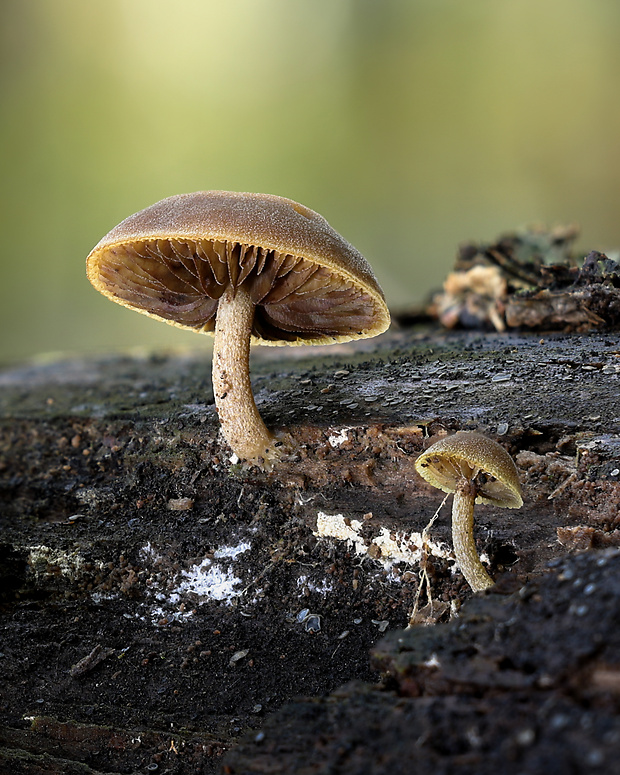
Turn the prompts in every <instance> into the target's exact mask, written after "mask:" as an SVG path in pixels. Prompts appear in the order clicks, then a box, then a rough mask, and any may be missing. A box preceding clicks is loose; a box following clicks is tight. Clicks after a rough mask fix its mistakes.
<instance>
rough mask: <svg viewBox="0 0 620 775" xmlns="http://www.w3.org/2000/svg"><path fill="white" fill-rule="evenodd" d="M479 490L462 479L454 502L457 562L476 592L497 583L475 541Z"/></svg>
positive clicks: (455, 493) (453, 519) (454, 536)
mask: <svg viewBox="0 0 620 775" xmlns="http://www.w3.org/2000/svg"><path fill="white" fill-rule="evenodd" d="M477 492H478V490H477V488H476V485H475V484H474V482H473V481H469V480H467V479H461V481H460V482H459V484H458V485H457V488H456V490H455V492H454V500H453V502H452V543H453V546H454V554H455V555H456V561H457V563H458V565H459V568H460V569H461V573H462V574H463V576H465V580H466V581H467V583H468V584H469V586H470V587H471V588H472V589H473V591H474V592H481V591H482V590H483V589H488V588H489V587H492V586H493V585H494V584H495V582H494V581H493V579H492V578H491V577H490V576H489V574H488V573H487V572H486V570H485V568H484V566H483V564H482V563H481V562H480V557H479V556H478V551H477V549H476V542H475V541H474V502H475V500H476V495H477Z"/></svg>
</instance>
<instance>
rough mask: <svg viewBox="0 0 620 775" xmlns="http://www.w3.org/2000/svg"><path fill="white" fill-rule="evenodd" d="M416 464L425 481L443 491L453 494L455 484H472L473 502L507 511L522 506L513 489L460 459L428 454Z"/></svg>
mask: <svg viewBox="0 0 620 775" xmlns="http://www.w3.org/2000/svg"><path fill="white" fill-rule="evenodd" d="M419 465H420V467H422V468H424V469H426V471H427V475H426V478H427V480H428V481H429V482H430V483H431V484H432V485H433V486H434V487H437V488H438V489H440V490H443V492H454V490H455V484H456V483H457V482H459V481H468V482H474V481H475V484H476V499H475V502H476V503H486V504H489V505H498V506H508V507H509V508H516V507H518V506H520V505H521V503H520V498H518V497H517V496H516V494H515V493H514V491H513V490H512V489H510V488H509V487H508V486H506V485H505V484H504V483H503V482H501V481H500V480H499V479H496V478H495V477H494V476H493V475H492V474H490V473H488V472H485V471H484V470H483V469H481V468H480V467H478V466H476V465H473V464H471V463H470V462H468V461H467V460H464V459H462V458H458V457H446V456H443V455H428V456H426V457H425V458H424V459H423V460H421V461H420V462H419ZM513 503H514V505H512V504H513Z"/></svg>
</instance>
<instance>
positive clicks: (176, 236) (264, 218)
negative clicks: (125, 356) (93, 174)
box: [86, 191, 390, 463]
mask: <svg viewBox="0 0 620 775" xmlns="http://www.w3.org/2000/svg"><path fill="white" fill-rule="evenodd" d="M86 266H87V274H88V279H89V280H90V282H91V283H92V284H93V285H94V287H95V288H96V289H97V290H98V291H101V293H103V294H104V295H105V296H107V297H108V298H109V299H112V301H115V302H117V303H118V304H122V305H123V306H125V307H130V308H131V309H134V310H137V311H138V312H142V313H143V314H145V315H149V316H150V317H153V318H156V319H158V320H163V321H164V322H166V323H170V324H171V325H174V326H178V327H179V328H186V329H189V330H191V331H196V332H198V333H203V334H212V335H214V337H215V341H214V347H213V367H212V368H213V391H214V395H215V404H216V407H217V411H218V414H219V418H220V423H221V427H222V431H223V434H224V437H225V438H226V440H227V442H228V444H229V445H230V447H231V448H232V450H233V452H235V453H236V454H237V456H238V457H239V458H240V459H242V460H247V461H249V462H253V463H260V462H264V461H266V460H271V459H274V458H277V457H278V452H277V450H276V449H275V448H274V444H275V443H276V439H275V437H274V435H273V434H272V433H271V432H270V431H269V430H268V429H267V428H266V426H265V424H264V422H263V420H262V418H261V417H260V415H259V413H258V410H257V408H256V404H255V402H254V397H253V395H252V388H251V384H250V375H249V354H250V342H253V343H258V344H267V345H282V344H292V345H301V344H331V343H334V342H348V341H350V340H352V339H362V338H366V337H371V336H376V335H377V334H380V333H382V332H383V331H385V330H386V329H387V327H388V326H389V323H390V315H389V312H388V309H387V306H386V304H385V299H384V296H383V292H382V290H381V288H380V287H379V284H378V283H377V280H376V278H375V276H374V274H373V272H372V269H371V268H370V266H369V265H368V263H367V262H366V260H365V259H364V257H363V256H362V255H361V254H360V253H359V252H358V251H357V250H356V249H355V248H354V247H353V246H352V245H350V244H349V243H348V242H347V241H346V240H345V239H344V238H343V237H341V236H340V234H338V233H337V232H336V231H334V229H332V228H331V226H330V225H329V224H328V223H327V221H326V220H325V219H324V218H323V217H322V216H320V215H319V214H318V213H315V212H314V211H313V210H310V209H308V208H307V207H304V206H303V205H300V204H298V203H297V202H293V201H292V200H290V199H284V198H282V197H279V196H272V195H269V194H246V193H236V192H229V191H198V192H196V193H193V194H180V195H177V196H172V197H169V198H167V199H163V200H162V201H160V202H157V203H156V204H154V205H152V206H151V207H147V208H146V209H145V210H142V211H140V212H138V213H135V214H134V215H131V216H129V218H126V219H125V220H124V221H122V222H121V223H120V224H119V225H118V226H116V227H115V228H114V229H112V231H110V232H109V233H108V234H107V235H106V236H105V237H104V238H103V239H102V240H101V241H100V242H99V244H98V245H96V246H95V248H94V249H93V250H92V251H91V253H90V255H89V256H88V258H87V260H86Z"/></svg>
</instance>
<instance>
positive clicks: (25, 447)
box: [0, 329, 620, 774]
mask: <svg viewBox="0 0 620 775" xmlns="http://www.w3.org/2000/svg"><path fill="white" fill-rule="evenodd" d="M208 373H209V363H208V358H206V356H205V355H204V353H198V354H197V353H191V352H187V353H172V354H160V355H149V354H145V355H143V356H139V355H123V356H121V355H119V356H107V357H99V358H92V359H60V360H55V361H50V362H48V363H38V364H32V365H28V366H22V367H16V368H13V369H7V370H5V371H4V372H2V373H0V434H1V435H0V475H1V477H2V478H1V480H0V524H1V530H2V532H1V535H0V579H1V584H0V606H1V608H0V613H1V616H2V630H1V632H2V639H1V645H0V676H1V678H0V771H10V772H12V773H16V774H18V773H22V772H23V773H39V772H40V773H43V772H45V773H54V772H58V773H133V772H151V771H153V772H166V773H212V772H220V771H223V772H231V773H232V772H235V773H240V772H274V773H275V772H278V773H280V772H282V773H302V772H311V773H315V772H316V773H319V772H328V771H329V772H342V773H361V772H368V773H381V772H384V771H386V767H387V768H388V769H389V770H390V771H393V772H399V771H403V772H405V771H406V772H415V771H418V770H415V769H412V768H411V767H412V766H413V765H411V760H410V759H409V766H408V768H405V769H402V770H399V769H398V766H400V765H398V766H397V759H396V758H394V756H395V755H394V753H393V746H394V744H395V743H394V741H395V740H396V739H397V737H398V735H399V734H400V735H401V737H402V725H403V724H405V723H409V722H411V723H412V724H413V726H412V727H411V728H412V729H415V730H417V731H415V732H411V731H410V732H408V733H407V734H408V738H407V739H408V743H407V744H408V745H409V749H408V750H409V751H410V753H409V754H408V755H411V750H413V748H412V746H413V747H415V750H416V752H419V753H420V759H419V767H420V770H419V771H422V770H421V768H422V764H423V763H426V767H425V768H426V769H427V770H428V766H429V763H432V764H433V767H434V769H433V771H436V772H477V773H485V772H494V773H495V772H497V771H498V767H499V765H498V762H499V761H500V758H501V756H502V755H503V754H502V752H506V751H508V753H509V760H510V761H513V760H514V761H515V762H517V764H519V763H520V764H519V766H521V770H519V769H518V768H516V769H514V770H510V769H509V770H507V771H514V772H519V771H528V772H530V771H531V772H537V771H538V770H536V769H532V768H530V769H528V767H529V764H527V762H528V761H529V760H528V759H527V757H526V758H523V757H522V756H521V753H520V752H523V751H529V752H530V753H531V752H534V751H536V755H537V756H538V755H539V756H540V757H542V758H540V761H553V756H556V757H564V758H558V759H557V761H561V762H566V764H565V765H564V764H562V766H561V767H560V768H559V769H558V768H556V769H555V770H554V769H553V767H551V771H557V772H570V771H573V770H571V769H570V767H573V766H577V765H574V762H577V763H578V764H579V766H582V764H583V763H584V762H585V764H588V766H590V767H595V771H596V772H597V773H598V772H610V773H611V772H613V771H614V770H613V766H614V763H615V761H617V755H618V749H619V748H620V732H618V730H617V727H618V723H619V722H618V716H617V697H618V695H619V693H620V690H619V689H618V678H617V676H618V672H617V671H618V670H620V652H619V650H618V644H617V638H616V636H615V635H614V636H613V637H611V638H610V639H609V640H605V644H604V645H601V640H600V638H601V637H604V638H607V629H605V628H608V629H609V630H610V631H612V630H613V627H611V624H610V623H614V622H615V623H617V621H618V608H617V603H616V601H617V599H618V595H617V593H616V592H614V593H613V594H612V593H611V592H610V591H609V590H614V589H616V587H617V586H618V584H619V583H620V581H619V579H620V560H619V559H618V555H617V554H616V550H615V548H614V547H616V546H618V545H620V532H618V522H619V520H620V398H619V394H620V390H619V387H620V346H619V343H618V341H617V337H615V336H613V337H612V336H606V335H604V334H590V335H583V336H581V335H563V334H554V335H551V336H545V337H544V339H541V338H540V335H520V334H515V333H509V334H508V333H506V334H487V335H482V334H479V333H462V332H453V333H450V334H447V335H446V334H443V333H439V332H432V331H429V330H412V329H409V330H401V331H393V332H390V333H389V334H387V335H384V336H383V337H381V338H379V339H377V340H373V341H370V342H365V343H357V344H355V345H342V346H337V347H332V348H320V349H317V348H315V349H313V350H307V349H306V348H296V349H295V350H292V349H290V350H288V351H284V352H282V351H274V350H270V349H269V350H266V351H261V352H260V353H258V354H257V355H256V356H255V357H254V359H253V364H252V374H253V385H254V390H255V395H256V398H257V404H258V406H259V409H260V411H261V414H262V416H263V417H264V419H265V421H266V423H267V424H268V425H269V426H270V427H273V428H283V427H285V428H287V429H288V431H289V432H290V433H291V435H292V437H293V439H294V440H295V442H296V443H297V449H296V452H295V454H294V455H292V456H290V457H289V458H288V459H286V460H285V461H284V462H283V463H282V464H281V465H279V466H277V467H276V468H275V469H274V470H273V471H271V472H270V473H264V472H261V471H259V470H257V469H247V468H244V467H243V466H240V465H238V464H235V463H232V462H231V460H230V457H231V455H230V451H228V450H227V449H226V448H225V446H223V444H222V442H221V439H220V438H219V436H218V424H217V415H216V412H215V408H214V404H213V395H212V391H211V386H210V380H209V377H208ZM458 429H472V430H477V431H479V432H482V433H485V434H486V435H488V436H490V437H492V438H494V439H495V440H497V441H499V442H500V443H501V444H503V445H504V446H505V447H506V449H507V450H508V451H509V452H510V453H511V454H512V455H513V457H514V459H515V461H516V463H517V467H518V470H519V474H520V478H521V482H522V485H523V492H524V501H525V503H524V506H523V508H522V509H521V510H519V511H506V510H502V509H496V508H493V507H490V506H481V507H476V517H475V519H476V538H477V543H478V548H479V550H480V553H481V556H482V558H483V560H484V561H485V563H486V564H487V567H488V569H489V572H490V573H491V575H492V576H493V577H494V578H495V579H497V581H498V583H497V585H496V587H495V588H494V589H493V590H492V592H491V593H489V594H486V595H482V596H478V597H477V598H475V600H474V601H472V602H470V603H468V604H467V606H465V607H464V608H463V610H462V611H459V609H460V605H461V604H462V603H463V602H464V601H466V600H467V599H468V598H470V597H471V592H470V590H469V588H468V586H467V584H466V582H465V581H464V580H463V578H462V576H461V574H460V572H459V571H458V569H457V568H456V567H455V563H454V557H453V554H452V550H451V540H450V524H449V522H450V520H449V510H448V507H447V506H444V509H443V510H442V511H441V512H440V514H439V517H438V518H437V520H436V521H435V522H434V523H432V525H431V524H430V523H431V519H432V517H433V515H434V514H435V512H436V511H437V509H438V507H439V505H440V503H441V501H442V497H443V496H442V494H440V493H438V492H437V491H436V490H433V489H432V488H431V487H430V486H429V485H427V484H425V483H424V482H422V480H421V479H420V478H419V477H418V476H417V475H416V473H415V469H414V462H415V459H416V457H417V455H418V454H419V453H420V451H421V450H422V449H423V448H425V447H426V446H427V445H428V444H429V443H430V442H431V441H432V440H433V439H434V438H438V437H440V436H441V435H445V434H446V433H450V432H453V431H455V430H458ZM601 551H602V552H603V553H602V554H601V553H600V552H601ZM574 553H582V554H580V555H579V557H576V558H574V559H570V558H568V559H566V558H565V555H567V554H574ZM579 563H582V564H581V565H579ZM571 569H572V570H571ZM571 572H572V573H573V574H574V575H575V578H580V579H582V580H583V582H582V583H581V585H580V586H579V585H577V586H574V592H572V593H571V594H568V593H567V590H568V589H572V588H573V587H570V586H569V585H568V581H567V578H564V579H563V580H562V579H561V576H562V574H564V576H565V577H566V574H567V573H571ZM597 574H599V575H597ZM599 576H600V578H599ZM590 577H592V578H590ZM595 577H596V578H595ZM586 587H587V588H588V589H590V590H592V591H591V592H588V593H586V591H585V590H586ZM581 597H583V605H584V606H585V607H586V610H585V612H584V613H583V614H580V613H579V612H578V611H577V610H576V609H575V610H572V611H571V612H570V615H569V608H570V606H575V605H579V604H581ZM573 598H574V599H573ZM525 601H533V602H530V603H529V607H528V606H526V602H525ZM526 609H527V610H526ZM520 616H525V617H526V619H527V627H528V636H527V637H525V636H524V632H523V629H522V627H521V626H520V625H517V624H512V622H513V620H514V622H518V621H520V619H519V617H520ZM528 617H529V618H528ZM588 617H594V619H593V622H592V627H594V630H593V632H594V634H593V635H592V638H594V640H593V641H588V642H587V643H586V642H585V641H584V635H583V627H582V624H583V623H584V622H586V620H587V621H588V622H589V619H588ZM410 620H412V621H414V622H415V623H416V624H415V625H414V626H413V627H411V628H409V629H408V630H405V629H404V628H406V627H407V625H408V623H409V622H410ZM524 621H525V620H524ZM435 623H439V624H437V625H436V626H428V627H425V626H424V625H434V624H435ZM524 626H525V625H524ZM485 627H486V629H485ZM554 627H555V628H556V629H554ZM497 633H499V635H498V636H497V637H499V638H500V645H501V648H500V645H497V644H496V645H495V646H494V645H493V644H494V643H495V641H494V640H493V638H494V637H495V634H497ZM597 633H598V634H597ZM595 636H596V638H599V640H596V638H595ZM384 639H385V640H384ZM435 639H437V640H435ZM555 641H561V643H562V649H561V650H559V651H560V652H561V653H558V654H557V656H556V658H555V661H554V653H555V652H554V651H553V650H550V652H549V653H547V652H545V649H544V648H543V645H545V644H546V646H547V648H548V647H549V644H550V643H553V642H555ZM593 643H595V644H596V643H598V646H596V645H593ZM584 644H585V645H584ZM517 647H518V653H517V652H516V651H515V649H516V648H517ZM371 652H372V654H373V656H372V657H371V656H370V653H371ZM571 654H572V657H571ZM412 655H413V656H412ZM571 659H572V660H573V661H571ZM403 660H404V661H403ZM407 660H409V661H407ZM545 660H547V661H548V660H551V663H550V664H548V663H547V661H545ZM481 676H482V678H481ZM352 682H353V683H352ZM545 682H546V683H545ZM588 682H589V683H588ZM588 686H591V687H592V689H591V691H588V690H587V687H588ZM342 687H344V688H342ZM299 696H306V697H308V698H312V699H307V700H303V701H294V702H291V700H292V698H295V697H299ZM545 703H546V704H545ZM541 708H542V710H541ZM545 709H546V710H545ZM532 714H534V716H532ZM560 716H561V717H562V718H563V719H564V720H565V721H566V723H564V722H563V726H562V724H560V721H559V720H558V719H559V718H560ZM534 717H535V720H534V721H532V720H531V719H532V718H534ZM515 719H516V721H515ZM528 719H529V721H528ZM335 720H339V721H338V723H336V721H335ZM390 720H393V721H394V725H393V726H392V725H391V721H390ZM457 721H458V723H457ZM517 722H518V723H517ZM399 724H400V726H399ZM369 725H370V726H369ZM370 728H372V729H373V730H374V732H373V737H372V743H371V742H369V741H370V736H369V729H370ZM295 730H297V732H295ZM398 730H401V732H398ZM562 730H564V731H563V732H562ZM571 730H573V731H574V734H570V732H571ZM575 730H577V731H575ZM569 734H570V740H571V742H570V746H567V745H566V739H568V736H569ZM519 735H520V736H519ZM601 735H602V738H601V740H600V741H599V743H598V744H596V745H595V738H598V737H600V736H601ZM399 739H400V738H399ZM439 739H441V741H442V743H441V746H439V745H438V744H436V741H437V740H439ZM317 746H319V748H318V749H317ZM442 746H443V747H442ZM317 750H318V753H316V751H317ZM312 751H315V754H314V755H313V754H312ZM515 751H516V753H514V752H515ZM287 752H288V753H287ZM343 752H344V753H343ZM511 752H512V753H511ZM612 754H613V756H612ZM528 755H529V754H528ZM532 755H534V754H533V753H532ZM295 756H297V757H298V758H297V759H295V758H294V757H295ZM313 756H314V758H313ZM511 756H512V757H513V758H512V759H510V757H511ZM523 756H525V754H524V755H523ZM519 757H521V758H519ZM549 757H551V758H549ZM571 757H572V758H571ZM302 761H305V762H306V764H305V767H306V769H302V768H301V764H300V762H302ZM532 761H533V760H532ZM537 761H538V760H537ZM524 762H525V764H524ZM388 763H389V766H388ZM526 764H527V766H526ZM585 764H583V766H585ZM516 766H517V765H515V767H516ZM532 766H533V765H532ZM536 766H538V765H536ZM541 766H542V765H541ZM261 767H262V769H261ZM269 768H271V769H269ZM547 770H549V767H547ZM541 771H542V770H541Z"/></svg>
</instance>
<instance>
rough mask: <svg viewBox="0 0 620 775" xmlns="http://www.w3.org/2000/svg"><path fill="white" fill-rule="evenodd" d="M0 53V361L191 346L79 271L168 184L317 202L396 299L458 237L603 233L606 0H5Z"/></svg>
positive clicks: (616, 24)
mask: <svg viewBox="0 0 620 775" xmlns="http://www.w3.org/2000/svg"><path fill="white" fill-rule="evenodd" d="M0 58H1V59H0V63H1V66H0V159H1V163H0V191H1V196H2V206H1V208H0V219H1V227H2V228H1V235H2V240H1V242H0V245H1V247H0V262H1V274H0V331H1V334H0V362H3V363H9V362H15V361H18V360H20V359H24V358H28V357H30V356H33V355H35V354H37V353H45V352H50V351H69V352H77V353H87V352H95V351H96V352H100V351H107V350H112V349H117V348H128V347H135V346H139V345H144V346H147V347H148V346H153V345H160V346H162V347H170V346H177V345H180V346H183V345H189V346H195V345H201V346H202V345H204V346H207V345H208V338H207V337H197V336H195V335H193V334H189V333H185V332H182V331H179V330H176V329H173V328H172V327H170V326H165V325H162V324H160V323H157V322H155V321H153V320H150V319H148V318H146V317H143V316H141V315H136V314H135V313H132V312H130V311H128V310H126V309H124V308H122V307H120V306H117V305H114V304H111V303H110V302H109V301H107V300H106V299H104V298H103V297H101V296H99V294H97V293H96V292H95V291H94V290H93V289H92V288H91V287H90V285H89V284H88V282H87V281H86V278H85V274H84V259H85V257H86V255H87V254H88V252H89V251H90V249H91V248H92V247H93V245H94V244H95V243H96V242H97V241H98V240H99V239H100V237H101V236H103V234H105V233H106V232H107V231H108V230H109V229H110V228H111V227H112V226H114V225H115V224H116V223H117V222H118V221H120V220H122V219H123V218H124V217H126V216H127V215H129V214H130V213H132V212H135V211H136V210H139V209H141V208H143V207H145V206H147V205H149V204H152V203H153V202H155V201H157V200H158V199H161V198H163V197H165V196H169V195H171V194H175V193H181V192H188V191H195V190H199V189H210V188H219V189H229V190H238V191H262V192H269V193H275V194H280V195H282V196H287V197H291V198H293V199H296V200H298V201H300V202H302V203H304V204H306V205H308V206H309V207H312V208H313V209H315V210H318V211H319V212H321V213H322V214H323V215H324V216H325V217H326V218H327V219H328V220H329V221H330V222H331V223H332V225H333V226H334V227H335V228H336V229H338V230H339V231H340V232H341V233H342V234H343V235H344V236H345V237H346V238H347V239H348V240H350V241H351V242H353V244H354V245H356V247H358V248H359V249H360V250H361V251H362V252H363V253H364V254H365V255H366V256H367V258H368V259H369V260H370V262H371V263H372V265H373V267H374V268H375V269H376V273H377V275H378V277H379V279H380V282H381V284H382V286H383V288H384V290H385V292H386V295H387V297H388V301H389V303H390V305H391V306H392V307H402V306H405V305H408V304H411V303H414V302H419V301H420V300H421V299H422V298H423V297H424V296H425V295H426V294H427V293H428V292H429V290H430V289H431V288H433V287H436V286H438V285H440V283H441V281H442V279H443V277H444V276H445V274H446V273H447V271H448V270H449V268H450V267H451V265H452V262H453V258H454V254H455V250H456V246H457V245H458V243H460V242H462V241H464V240H467V239H479V240H488V239H492V238H493V237H494V236H496V235H497V234H498V233H499V232H502V231H505V230H510V229H513V228H516V227H519V226H523V225H527V224H532V223H545V224H548V225H556V224H559V223H578V224H580V225H581V228H582V236H581V244H582V246H583V248H584V250H585V249H587V250H589V249H592V248H597V249H601V250H606V249H610V248H613V247H616V246H618V244H620V217H619V216H620V208H619V205H620V2H618V0H2V3H1V4H0ZM198 340H200V341H198Z"/></svg>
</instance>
